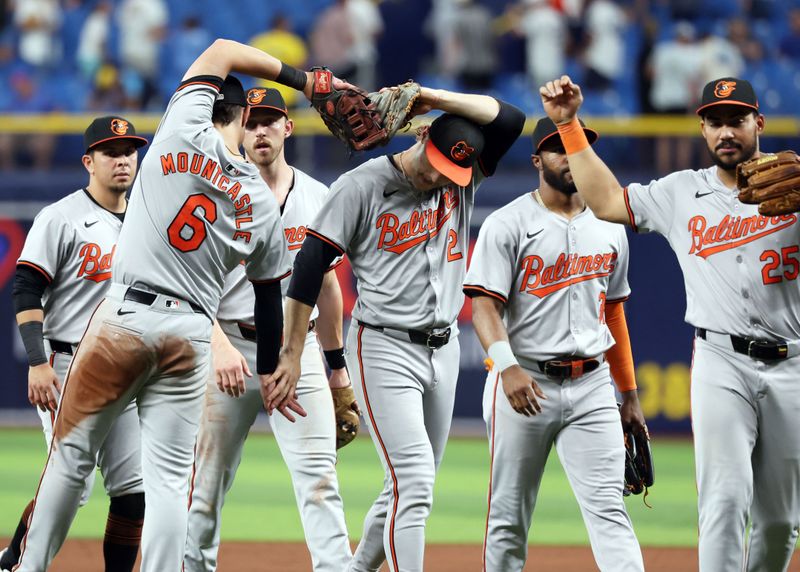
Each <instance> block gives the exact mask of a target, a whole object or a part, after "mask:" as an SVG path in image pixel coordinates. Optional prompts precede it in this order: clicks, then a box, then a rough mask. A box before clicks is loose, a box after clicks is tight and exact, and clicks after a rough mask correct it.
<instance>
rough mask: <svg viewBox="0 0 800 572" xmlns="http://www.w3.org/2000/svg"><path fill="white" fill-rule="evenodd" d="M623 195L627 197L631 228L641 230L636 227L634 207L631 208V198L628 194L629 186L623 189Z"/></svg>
mask: <svg viewBox="0 0 800 572" xmlns="http://www.w3.org/2000/svg"><path fill="white" fill-rule="evenodd" d="M622 197H623V198H624V199H625V208H626V209H628V221H629V222H630V223H631V228H632V229H633V232H639V229H638V228H636V217H634V216H633V209H631V200H630V197H629V196H628V187H625V188H624V189H622Z"/></svg>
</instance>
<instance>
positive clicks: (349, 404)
mask: <svg viewBox="0 0 800 572" xmlns="http://www.w3.org/2000/svg"><path fill="white" fill-rule="evenodd" d="M331 393H332V394H333V409H334V412H335V413H336V448H337V449H341V448H342V447H344V446H345V445H347V444H348V443H350V441H352V440H353V439H355V438H356V435H358V428H359V427H360V426H361V421H360V420H359V418H358V416H359V415H360V414H361V411H360V410H359V409H358V403H356V396H355V394H354V393H353V386H351V385H349V386H347V387H337V388H331Z"/></svg>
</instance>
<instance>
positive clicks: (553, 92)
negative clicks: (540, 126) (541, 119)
mask: <svg viewBox="0 0 800 572" xmlns="http://www.w3.org/2000/svg"><path fill="white" fill-rule="evenodd" d="M539 95H540V96H541V97H542V105H543V106H544V111H545V113H547V116H548V117H549V118H550V119H552V120H553V123H555V124H556V125H558V124H559V123H569V122H570V121H572V118H573V117H575V114H577V113H578V108H579V107H580V106H581V103H583V94H582V93H581V88H580V87H579V86H578V84H576V83H572V80H571V79H570V78H569V76H568V75H562V76H561V77H560V78H559V79H555V80H553V81H548V82H547V83H546V84H544V85H543V86H542V87H540V88H539Z"/></svg>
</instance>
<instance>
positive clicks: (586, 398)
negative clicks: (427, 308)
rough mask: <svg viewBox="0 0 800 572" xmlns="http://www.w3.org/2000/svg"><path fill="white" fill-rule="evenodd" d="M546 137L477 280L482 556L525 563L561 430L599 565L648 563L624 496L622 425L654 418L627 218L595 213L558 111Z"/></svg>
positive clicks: (485, 244)
mask: <svg viewBox="0 0 800 572" xmlns="http://www.w3.org/2000/svg"><path fill="white" fill-rule="evenodd" d="M583 129H584V131H585V133H586V137H587V139H588V140H590V141H594V140H595V139H597V133H596V132H595V131H593V130H591V129H587V128H586V127H583ZM533 150H534V151H533V152H534V154H533V155H532V158H531V159H532V162H533V165H534V167H536V169H537V170H538V171H539V188H538V189H537V190H535V191H533V192H531V193H526V194H525V195H523V196H521V197H519V198H517V199H516V200H514V201H512V202H511V203H509V204H508V205H506V206H505V207H503V208H501V209H499V210H497V211H495V212H494V213H493V214H491V215H490V216H489V217H488V218H487V219H486V221H485V222H484V223H483V225H482V226H481V231H480V234H479V235H478V242H477V244H476V246H475V251H474V252H473V255H472V262H471V264H470V268H469V272H468V273H467V279H466V282H465V285H464V292H465V293H466V294H467V295H468V296H470V297H471V298H472V315H473V323H474V324H475V331H476V332H477V334H478V337H479V339H480V341H481V344H483V347H484V349H486V350H487V352H488V354H489V359H488V360H487V364H489V365H490V369H489V374H488V376H487V378H486V386H485V389H484V392H483V416H484V419H485V420H486V426H487V429H488V433H489V443H490V451H491V476H490V478H489V502H488V504H489V509H488V514H487V517H486V536H485V537H484V543H483V569H484V570H487V571H497V572H510V571H513V570H522V569H523V567H524V566H525V560H526V558H527V555H528V529H529V528H530V525H531V515H532V512H533V508H534V506H535V504H536V495H537V493H538V490H539V483H540V482H541V479H542V473H543V472H544V466H545V463H546V462H547V456H548V455H549V453H550V449H551V447H552V446H553V445H554V444H555V447H556V451H557V452H558V457H559V459H560V460H561V464H562V465H563V466H564V470H565V471H566V473H567V478H568V479H569V481H570V484H571V485H572V489H573V491H574V492H575V496H576V498H577V499H578V504H579V505H580V507H581V512H582V513H583V518H584V521H585V522H586V527H587V529H588V530H589V539H590V540H591V543H592V550H593V552H594V556H595V561H596V562H597V566H598V568H599V569H600V570H608V571H614V572H620V571H641V570H644V566H643V563H642V553H641V550H640V549H639V543H638V542H637V540H636V536H635V534H634V532H633V527H632V526H631V520H630V518H628V514H627V512H626V511H625V504H624V503H623V501H622V496H623V495H622V489H623V485H624V481H625V475H624V469H625V446H624V441H623V436H622V426H623V425H625V426H626V428H627V429H629V430H633V431H644V430H645V427H644V416H643V415H642V410H641V407H640V406H639V398H638V396H637V393H636V380H635V377H634V368H633V358H632V355H631V348H630V340H629V338H628V328H627V325H626V322H625V313H624V310H623V307H622V303H623V301H624V300H625V299H627V297H628V295H629V294H630V288H629V287H628V280H627V270H628V240H627V237H626V236H625V228H624V227H623V226H621V225H617V224H610V223H607V222H604V221H600V220H598V219H596V218H595V216H594V215H593V214H592V212H591V211H590V210H589V209H587V208H586V205H585V203H584V201H583V199H582V198H581V197H580V196H579V195H577V194H576V189H575V183H574V182H573V181H572V177H571V175H570V172H569V166H568V164H567V158H566V154H565V153H564V147H563V145H562V144H561V139H560V138H559V136H558V130H557V128H556V126H555V124H553V122H552V121H551V120H550V119H548V118H543V119H541V120H539V122H538V123H537V124H536V128H535V129H534V132H533ZM606 361H607V362H608V363H606ZM609 374H610V375H609ZM612 377H613V379H614V381H615V383H616V385H617V388H618V389H619V391H620V392H621V394H622V400H623V401H622V407H621V408H620V409H617V402H616V398H615V395H614V390H613V388H612V385H611V378H612ZM543 400H546V401H543ZM620 414H621V415H622V423H620Z"/></svg>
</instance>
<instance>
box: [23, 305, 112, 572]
mask: <svg viewBox="0 0 800 572" xmlns="http://www.w3.org/2000/svg"><path fill="white" fill-rule="evenodd" d="M103 302H105V298H104V299H103V300H101V301H100V303H99V304H98V305H97V307H96V308H95V309H94V310H93V311H92V315H91V316H89V322H88V323H87V324H86V328H84V330H83V335H82V336H81V339H80V342H78V347H77V349H76V350H75V352H73V354H72V361H70V362H69V367H68V368H67V374H66V375H65V376H64V381H63V383H62V384H61V401H62V402H63V401H64V395H65V394H66V393H67V382H68V381H69V374H70V372H71V371H72V366H73V365H74V364H75V358H76V357H78V352H79V351H80V350H81V342H83V338H84V337H86V332H88V331H89V326H90V325H91V323H92V318H94V315H95V314H96V313H97V310H99V309H100V306H102V305H103ZM54 356H55V354H54ZM52 359H53V358H51V360H52ZM55 442H56V424H55V417H53V432H52V438H51V439H50V450H49V451H48V452H47V460H46V461H45V463H44V469H42V476H41V477H39V484H38V485H36V495H35V496H34V497H33V508H32V509H31V515H30V516H29V517H28V529H27V530H26V531H25V535H24V536H23V537H22V541H21V542H20V550H19V559H18V560H17V566H16V567H15V568H14V569H15V570H16V569H17V568H18V567H19V565H20V564H22V557H23V556H24V555H25V545H26V544H27V540H28V532H30V530H31V526H32V525H33V515H34V513H35V512H36V499H37V498H38V497H39V489H41V488H42V481H43V480H44V474H45V473H46V472H47V465H49V464H50V455H52V454H53V444H54V443H55ZM73 522H74V520H73Z"/></svg>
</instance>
